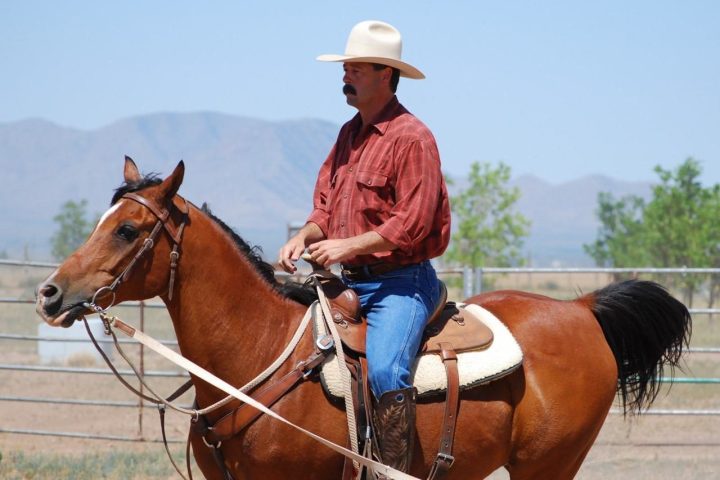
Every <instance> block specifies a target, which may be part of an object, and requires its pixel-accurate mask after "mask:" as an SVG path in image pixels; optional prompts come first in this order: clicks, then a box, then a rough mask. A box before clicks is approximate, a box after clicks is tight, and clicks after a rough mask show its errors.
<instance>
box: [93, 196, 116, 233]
mask: <svg viewBox="0 0 720 480" xmlns="http://www.w3.org/2000/svg"><path fill="white" fill-rule="evenodd" d="M123 201H124V200H120V201H118V202H117V203H116V204H115V205H113V206H112V207H110V208H109V209H108V210H107V211H106V212H105V213H103V215H102V217H100V220H99V221H98V223H97V225H95V230H97V229H98V228H100V225H102V224H103V222H104V221H105V220H107V219H108V217H110V215H112V214H113V213H115V212H116V211H117V209H118V208H120V204H121V203H122V202H123ZM95 230H93V233H95Z"/></svg>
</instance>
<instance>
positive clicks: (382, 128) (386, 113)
mask: <svg viewBox="0 0 720 480" xmlns="http://www.w3.org/2000/svg"><path fill="white" fill-rule="evenodd" d="M401 108H402V105H400V102H399V101H398V99H397V96H396V95H393V97H392V98H391V99H390V101H389V102H388V103H387V104H386V105H385V106H384V107H383V109H382V110H380V112H379V113H378V114H377V115H376V116H375V118H373V120H372V121H371V122H370V126H371V127H373V128H375V130H376V131H377V132H378V133H379V134H380V135H385V132H386V131H387V129H388V126H389V125H390V121H391V120H392V119H393V118H395V117H397V116H398V115H399V114H400V113H401V112H400V109H401ZM352 123H353V126H354V127H355V128H356V129H357V128H359V127H360V124H361V123H362V118H361V117H360V113H357V114H356V115H355V116H354V117H353V119H352Z"/></svg>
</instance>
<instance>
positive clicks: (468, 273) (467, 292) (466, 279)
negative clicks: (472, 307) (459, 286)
mask: <svg viewBox="0 0 720 480" xmlns="http://www.w3.org/2000/svg"><path fill="white" fill-rule="evenodd" d="M473 290H474V289H473V270H472V268H470V267H468V266H464V267H463V297H464V298H470V297H472V296H473Z"/></svg>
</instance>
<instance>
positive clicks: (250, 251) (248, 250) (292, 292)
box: [110, 173, 317, 306]
mask: <svg viewBox="0 0 720 480" xmlns="http://www.w3.org/2000/svg"><path fill="white" fill-rule="evenodd" d="M161 182H162V180H161V179H160V177H159V176H158V174H156V173H150V174H147V175H145V176H144V177H143V178H142V179H140V180H139V181H137V182H127V181H126V182H125V183H123V184H122V185H120V186H119V187H118V188H117V189H116V190H115V193H114V194H113V197H112V201H111V202H110V205H111V206H112V205H114V204H115V203H116V202H117V201H118V200H120V198H121V197H122V196H123V195H125V194H126V193H130V192H137V191H139V190H143V189H145V188H148V187H152V186H155V185H158V184H160V183H161ZM200 210H201V211H202V212H203V213H204V214H205V215H207V216H208V217H209V218H210V219H211V220H212V221H214V222H215V223H216V224H217V225H218V226H219V227H220V228H221V229H222V230H223V231H224V232H225V233H227V234H228V235H229V236H230V238H231V239H232V240H233V242H234V243H235V245H236V246H237V248H238V250H240V252H241V253H242V254H243V255H244V256H245V258H247V260H248V261H249V262H250V264H251V265H252V266H253V267H254V268H255V270H256V271H257V272H258V273H259V274H260V276H261V277H262V278H263V279H265V281H267V282H268V283H269V284H270V285H271V286H272V287H273V289H274V290H275V291H276V292H278V293H279V294H280V295H282V296H283V297H286V298H289V299H291V300H294V301H296V302H298V303H301V304H303V305H307V306H309V305H310V304H312V302H314V301H315V300H317V294H316V293H315V291H314V290H313V289H312V288H311V287H307V286H305V285H303V284H300V283H297V282H293V281H287V282H284V283H280V282H278V281H277V279H276V278H275V269H274V268H273V266H272V265H270V264H269V263H268V262H265V261H264V260H263V259H262V255H261V254H262V248H261V247H259V246H257V245H255V246H252V245H250V244H248V243H247V242H246V241H245V240H243V239H242V238H241V237H240V235H238V234H237V233H236V232H235V230H233V229H232V228H230V227H229V226H228V225H227V224H226V223H225V222H223V221H222V220H220V219H219V218H218V217H216V216H215V215H214V214H213V213H212V212H211V211H210V209H209V208H208V206H207V204H203V206H202V208H201V209H200Z"/></svg>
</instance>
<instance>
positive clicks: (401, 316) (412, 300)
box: [343, 261, 440, 399]
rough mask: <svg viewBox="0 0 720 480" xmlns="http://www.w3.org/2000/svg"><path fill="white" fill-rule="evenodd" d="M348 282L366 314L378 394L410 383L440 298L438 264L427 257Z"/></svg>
mask: <svg viewBox="0 0 720 480" xmlns="http://www.w3.org/2000/svg"><path fill="white" fill-rule="evenodd" d="M343 281H344V282H345V284H346V285H347V286H348V287H350V288H352V289H353V290H355V291H356V292H357V294H358V297H359V298H360V305H361V306H362V311H363V313H364V314H365V316H366V317H367V321H368V328H367V343H366V350H367V360H368V377H369V380H370V387H371V388H372V391H373V393H374V394H375V397H376V398H378V399H379V398H380V397H381V396H382V394H383V393H385V392H388V391H391V390H399V389H401V388H407V387H411V386H412V384H411V383H410V369H411V368H412V365H413V362H414V360H415V357H416V355H417V353H418V349H419V348H420V341H421V340H422V334H423V330H424V329H425V324H426V323H427V320H428V317H429V316H430V314H431V313H432V312H433V310H434V309H435V306H436V304H437V302H438V301H439V299H440V298H439V297H440V287H439V282H438V278H437V275H436V274H435V269H434V268H433V267H432V265H431V264H430V262H429V261H425V262H422V263H419V264H415V265H410V266H407V267H403V268H400V269H398V270H393V271H392V272H389V273H386V274H383V275H378V276H376V277H373V278H372V279H371V280H364V281H352V280H349V279H347V278H345V277H343Z"/></svg>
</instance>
